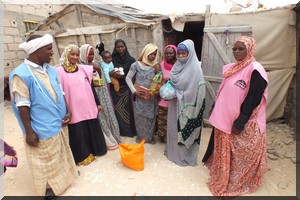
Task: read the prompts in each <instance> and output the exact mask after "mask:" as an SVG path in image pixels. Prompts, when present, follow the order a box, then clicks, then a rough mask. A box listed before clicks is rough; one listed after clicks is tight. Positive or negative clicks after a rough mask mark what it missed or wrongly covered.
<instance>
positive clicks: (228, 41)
mask: <svg viewBox="0 0 300 200" xmlns="http://www.w3.org/2000/svg"><path fill="white" fill-rule="evenodd" d="M203 32H204V35H203V44H202V56H201V58H202V59H201V63H202V70H203V74H204V79H205V83H206V97H205V102H206V105H205V112H204V125H206V126H207V125H210V124H209V122H208V118H209V111H210V110H211V107H212V105H213V103H214V102H215V98H216V93H217V90H218V88H219V86H220V84H221V81H222V68H223V66H224V65H225V64H228V63H232V62H234V57H233V54H232V49H231V48H232V44H233V42H234V41H235V39H237V38H238V37H240V36H241V35H248V36H251V35H252V27H250V26H248V25H240V26H239V25H238V26H237V25H234V26H231V25H228V26H208V27H205V28H204V29H203Z"/></svg>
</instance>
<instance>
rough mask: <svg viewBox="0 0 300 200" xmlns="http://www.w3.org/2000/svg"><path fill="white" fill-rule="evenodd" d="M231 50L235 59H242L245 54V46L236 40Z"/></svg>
mask: <svg viewBox="0 0 300 200" xmlns="http://www.w3.org/2000/svg"><path fill="white" fill-rule="evenodd" d="M232 52H233V56H234V58H235V60H237V61H242V60H244V58H245V57H246V56H247V49H246V46H245V45H244V43H242V42H236V43H235V44H234V45H233V47H232Z"/></svg>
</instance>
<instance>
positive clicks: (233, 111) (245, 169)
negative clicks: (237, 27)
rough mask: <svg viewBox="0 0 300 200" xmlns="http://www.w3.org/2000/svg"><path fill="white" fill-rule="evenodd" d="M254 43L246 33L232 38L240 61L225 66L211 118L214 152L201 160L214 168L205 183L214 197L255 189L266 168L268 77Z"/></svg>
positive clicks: (210, 168)
mask: <svg viewBox="0 0 300 200" xmlns="http://www.w3.org/2000/svg"><path fill="white" fill-rule="evenodd" d="M255 47H256V42H255V40H254V39H253V38H251V37H248V36H241V37H240V38H238V39H237V40H236V41H235V42H234V45H233V48H232V50H233V55H234V58H235V60H236V61H235V63H231V64H228V65H225V66H224V67H223V77H224V79H223V81H222V83H221V85H220V88H219V92H218V95H217V97H216V101H215V105H214V108H213V111H212V113H211V116H210V118H209V122H210V123H211V124H212V126H213V127H214V130H213V134H212V136H211V139H210V143H209V147H213V152H211V151H209V150H208V151H207V152H206V155H205V157H204V159H203V162H204V163H205V165H206V166H207V167H208V169H209V170H210V173H209V179H208V183H207V185H208V187H209V189H210V190H211V192H212V193H213V195H215V196H238V195H242V194H246V193H250V192H253V191H255V190H256V189H257V188H258V187H259V186H260V185H261V184H262V181H263V175H264V174H265V172H266V171H267V154H266V133H265V131H266V116H265V115H266V112H265V110H266V102H267V92H268V88H267V85H268V79H267V74H266V71H265V70H264V68H263V66H262V65H261V64H259V63H258V62H256V61H255V58H254V57H253V53H254V50H255ZM208 149H209V148H208ZM210 153H212V154H211V155H210ZM207 159H208V160H207Z"/></svg>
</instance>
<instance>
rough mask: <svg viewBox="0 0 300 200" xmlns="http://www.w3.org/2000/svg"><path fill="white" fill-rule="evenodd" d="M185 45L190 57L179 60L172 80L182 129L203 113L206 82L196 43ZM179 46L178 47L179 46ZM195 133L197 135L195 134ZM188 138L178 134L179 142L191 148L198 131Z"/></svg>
mask: <svg viewBox="0 0 300 200" xmlns="http://www.w3.org/2000/svg"><path fill="white" fill-rule="evenodd" d="M181 44H184V45H185V46H186V47H187V49H188V56H187V57H186V58H185V59H178V58H177V62H176V63H175V64H174V66H173V68H172V70H171V76H170V79H171V80H172V81H173V83H174V88H175V89H176V96H177V102H178V110H177V115H178V116H177V117H178V120H179V123H180V127H181V128H184V127H185V126H186V124H187V121H188V119H194V118H196V117H197V116H198V114H199V112H202V111H201V108H202V104H203V100H204V99H205V82H204V78H203V73H202V68H201V63H200V62H199V60H198V58H197V55H196V52H195V48H194V42H193V41H192V40H189V39H188V40H185V41H183V42H181V43H180V44H179V45H181ZM179 45H178V46H179ZM194 132H195V133H194ZM194 132H193V133H191V135H189V136H188V139H183V138H186V136H185V137H184V136H183V135H182V133H181V132H178V142H181V143H183V144H185V145H186V146H187V148H189V147H190V146H191V145H192V144H193V143H194V141H195V139H197V137H198V136H199V133H197V130H196V131H194Z"/></svg>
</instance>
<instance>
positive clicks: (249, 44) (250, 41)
mask: <svg viewBox="0 0 300 200" xmlns="http://www.w3.org/2000/svg"><path fill="white" fill-rule="evenodd" d="M237 42H242V43H243V44H244V45H245V46H246V49H247V56H246V57H245V58H244V59H243V60H242V61H236V62H235V63H234V64H233V65H232V66H231V67H230V68H229V69H228V70H227V71H226V72H225V73H224V77H225V78H226V77H229V76H231V75H233V74H235V73H236V72H238V71H240V70H241V69H244V68H245V67H247V66H248V65H249V64H250V63H252V62H254V61H255V58H254V57H253V54H254V50H255V48H256V42H255V40H254V38H252V37H249V36H241V37H239V38H238V39H237V40H236V41H235V42H234V44H235V43H237Z"/></svg>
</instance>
